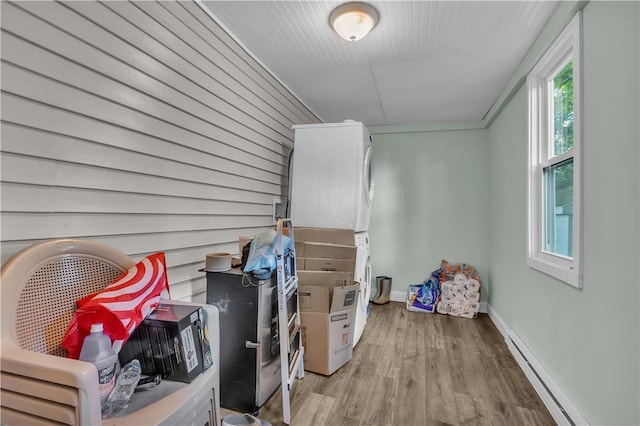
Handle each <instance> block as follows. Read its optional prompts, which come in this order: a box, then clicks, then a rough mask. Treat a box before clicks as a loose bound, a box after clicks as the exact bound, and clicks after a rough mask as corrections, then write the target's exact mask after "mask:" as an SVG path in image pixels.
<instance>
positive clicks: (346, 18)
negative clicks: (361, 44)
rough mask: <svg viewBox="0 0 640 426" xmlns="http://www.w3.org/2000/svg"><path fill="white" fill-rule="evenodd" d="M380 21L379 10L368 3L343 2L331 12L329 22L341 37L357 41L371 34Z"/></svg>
mask: <svg viewBox="0 0 640 426" xmlns="http://www.w3.org/2000/svg"><path fill="white" fill-rule="evenodd" d="M377 22H378V12H377V11H376V10H375V9H374V8H373V6H370V5H368V4H366V3H360V2H352V3H345V4H342V5H340V6H338V7H336V8H335V9H333V12H331V15H330V16H329V24H330V25H331V27H332V28H333V29H334V30H335V31H336V32H337V33H338V35H339V36H340V37H342V38H343V39H345V40H348V41H357V40H360V39H361V38H363V37H364V36H366V35H367V34H369V31H371V29H372V28H373V27H375V25H376V23H377Z"/></svg>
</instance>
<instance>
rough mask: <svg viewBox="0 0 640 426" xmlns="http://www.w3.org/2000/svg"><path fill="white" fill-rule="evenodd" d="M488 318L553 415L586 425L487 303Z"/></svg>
mask: <svg viewBox="0 0 640 426" xmlns="http://www.w3.org/2000/svg"><path fill="white" fill-rule="evenodd" d="M488 313H489V318H491V320H492V321H493V323H494V324H495V326H496V327H497V328H498V330H499V331H500V333H501V334H502V335H503V336H504V339H505V341H506V343H507V347H508V348H509V351H510V352H511V354H512V355H513V357H514V358H515V360H516V362H517V363H518V366H519V367H520V368H521V369H522V371H523V372H524V374H525V375H526V376H527V379H529V382H531V385H532V386H533V388H534V389H535V390H536V392H537V394H538V396H540V399H542V402H543V403H544V405H545V406H546V407H547V409H548V410H549V412H550V413H551V416H552V417H553V419H554V420H555V421H556V423H558V424H559V425H571V426H573V425H588V424H589V423H588V422H587V421H586V420H585V418H584V417H582V415H581V414H580V413H579V412H578V410H577V409H576V408H575V407H574V405H573V404H572V403H571V401H570V400H569V398H567V396H566V395H565V394H564V393H563V392H562V390H560V388H559V387H558V385H557V384H556V383H555V382H554V381H553V379H552V378H551V376H550V375H549V373H547V371H546V370H545V369H544V368H543V367H542V365H541V364H540V363H539V362H538V360H537V359H536V357H535V356H534V354H533V353H532V352H531V351H530V350H529V348H528V347H527V345H526V344H525V343H524V342H523V341H522V339H520V337H519V336H518V334H517V333H516V332H515V331H514V330H512V329H511V328H509V326H508V325H507V324H506V323H505V322H504V320H503V319H502V317H501V316H500V315H499V314H498V312H496V310H495V309H494V308H493V307H492V306H491V305H489V312H488Z"/></svg>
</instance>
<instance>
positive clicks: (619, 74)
mask: <svg viewBox="0 0 640 426" xmlns="http://www.w3.org/2000/svg"><path fill="white" fill-rule="evenodd" d="M639 4H640V3H638V2H591V3H589V4H588V5H587V6H586V8H585V9H584V11H583V31H584V38H583V52H584V58H583V59H584V61H583V63H584V126H583V129H584V132H583V144H584V145H583V150H584V155H583V171H584V181H583V182H584V184H583V185H584V188H583V189H584V201H583V203H584V218H583V221H584V222H583V225H584V240H583V241H584V257H583V262H584V287H583V289H575V288H572V287H570V286H568V285H566V284H563V283H562V282H559V281H557V280H555V279H553V278H550V277H548V276H546V275H544V274H541V273H539V272H537V271H534V270H532V269H530V268H528V267H527V266H526V263H525V261H526V253H525V231H526V228H525V195H526V193H525V180H526V176H525V161H526V151H525V149H526V133H525V131H526V127H525V113H526V110H525V105H526V96H525V89H524V88H520V89H519V90H518V91H517V93H516V94H515V96H514V97H513V98H512V99H511V101H510V102H509V103H508V104H507V106H506V107H505V108H504V109H503V110H502V112H501V113H500V114H499V116H498V117H497V118H496V119H495V121H494V122H493V124H492V126H491V127H490V129H489V140H490V164H491V168H490V169H491V174H490V182H491V183H490V185H491V215H490V217H491V220H490V234H491V245H490V247H491V256H490V259H491V261H490V271H491V282H490V305H491V307H492V308H494V309H495V310H496V311H497V312H498V313H499V314H500V315H501V316H502V318H503V319H504V321H505V322H506V324H507V325H508V326H509V327H510V328H511V329H513V330H514V331H515V332H516V333H517V334H518V335H519V336H520V337H521V339H522V340H523V341H524V342H525V344H526V345H527V346H528V348H529V349H530V350H531V351H532V352H533V354H534V355H535V357H536V358H537V359H538V361H539V362H540V363H541V364H542V366H543V367H544V368H545V370H546V371H547V372H548V373H549V374H550V375H551V377H552V378H553V380H554V381H555V382H556V384H557V385H558V386H559V387H560V388H561V390H562V391H563V392H564V393H565V395H566V396H567V397H568V398H569V400H570V401H571V402H572V403H573V405H574V406H575V407H576V409H577V410H578V411H579V412H580V413H581V414H582V416H583V417H584V418H585V419H586V420H587V421H588V422H589V423H590V424H594V425H605V424H606V425H612V424H633V425H637V424H639V423H640V415H639V412H638V406H639V402H640V392H639V378H640V376H639V375H640V371H639V364H640V361H639V345H640V341H639V328H640V317H639V300H640V294H639V285H638V281H639V277H640V270H639V266H638V265H639V259H640V252H639V249H638V236H639V232H640V230H639V209H638V203H639V201H638V199H639V197H638V183H639V182H640V179H639V175H638V158H639V152H638V151H639V150H638V146H639V142H638V141H639V138H640V134H639V128H638V121H639V117H640V109H639V106H638V104H639V90H640V88H639V62H640V58H639V49H640V45H639V37H640V35H639V33H638V27H639V23H640V12H639V10H638V8H639Z"/></svg>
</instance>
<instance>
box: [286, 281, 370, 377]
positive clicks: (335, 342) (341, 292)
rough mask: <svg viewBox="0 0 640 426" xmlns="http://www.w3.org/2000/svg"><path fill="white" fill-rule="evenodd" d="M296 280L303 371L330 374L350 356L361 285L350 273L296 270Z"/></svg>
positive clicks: (348, 359)
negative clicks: (302, 349)
mask: <svg viewBox="0 0 640 426" xmlns="http://www.w3.org/2000/svg"><path fill="white" fill-rule="evenodd" d="M298 280H299V293H298V295H299V299H300V311H301V314H300V317H301V324H302V341H303V346H304V368H305V370H308V371H313V372H315V373H320V374H326V375H329V374H333V373H334V372H335V371H336V370H337V369H338V368H340V367H342V366H343V365H344V364H346V363H347V362H349V361H350V360H351V358H352V356H353V335H354V326H355V309H356V305H357V301H358V291H359V288H360V285H359V284H358V283H355V284H354V283H353V274H352V273H351V272H322V271H298ZM345 283H347V285H341V284H345Z"/></svg>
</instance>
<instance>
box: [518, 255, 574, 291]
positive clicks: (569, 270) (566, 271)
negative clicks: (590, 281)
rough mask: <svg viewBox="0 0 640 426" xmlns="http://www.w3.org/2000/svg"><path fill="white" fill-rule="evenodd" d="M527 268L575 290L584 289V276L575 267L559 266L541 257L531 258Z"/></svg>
mask: <svg viewBox="0 0 640 426" xmlns="http://www.w3.org/2000/svg"><path fill="white" fill-rule="evenodd" d="M527 266H529V267H530V268H532V269H535V270H537V271H539V272H542V273H543V274H546V275H549V276H550V277H552V278H555V279H557V280H559V281H562V282H564V283H565V284H568V285H570V286H572V287H575V288H582V275H581V274H580V273H579V272H578V270H577V268H576V267H575V266H566V265H559V264H557V263H553V262H550V261H549V260H546V259H542V258H539V257H536V258H534V257H529V258H528V259H527Z"/></svg>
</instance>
